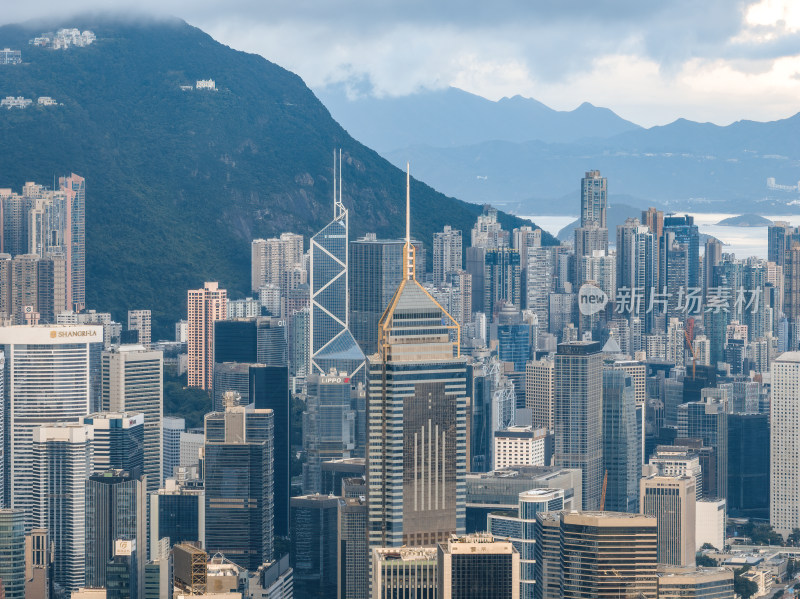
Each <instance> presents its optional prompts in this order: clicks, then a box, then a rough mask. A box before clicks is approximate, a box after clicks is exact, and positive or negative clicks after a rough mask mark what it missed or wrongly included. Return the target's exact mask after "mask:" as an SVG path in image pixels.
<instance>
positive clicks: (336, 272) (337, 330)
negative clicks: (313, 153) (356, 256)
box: [309, 151, 365, 380]
mask: <svg viewBox="0 0 800 599" xmlns="http://www.w3.org/2000/svg"><path fill="white" fill-rule="evenodd" d="M341 160H342V157H341V151H340V152H339V181H338V184H339V187H338V196H337V188H336V183H337V181H336V160H335V155H334V172H333V180H334V188H333V220H332V221H331V222H330V223H328V225H327V226H326V227H325V228H324V229H322V231H320V232H319V233H317V234H316V235H314V237H312V238H311V261H310V265H309V268H310V276H309V286H310V293H311V322H310V327H309V328H310V339H309V345H310V348H309V350H310V355H309V368H310V373H316V374H327V373H328V372H329V371H330V369H331V368H335V369H336V370H338V371H340V372H346V373H348V374H349V375H350V377H351V378H353V379H358V380H363V379H364V377H365V368H364V353H363V352H362V351H361V348H360V347H359V346H358V343H356V340H355V339H354V338H353V335H352V334H351V333H350V306H349V303H350V294H349V279H348V273H347V267H348V264H347V262H348V247H347V246H348V241H349V234H350V226H349V218H348V213H347V209H346V208H345V207H344V204H343V203H342V182H341Z"/></svg>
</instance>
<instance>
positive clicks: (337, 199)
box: [333, 148, 345, 220]
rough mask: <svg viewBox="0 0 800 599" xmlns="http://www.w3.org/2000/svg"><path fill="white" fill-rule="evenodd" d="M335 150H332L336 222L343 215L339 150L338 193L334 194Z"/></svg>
mask: <svg viewBox="0 0 800 599" xmlns="http://www.w3.org/2000/svg"><path fill="white" fill-rule="evenodd" d="M336 189H337V187H336V150H335V149H334V150H333V219H334V220H337V219H339V218H341V217H342V215H343V214H344V213H345V209H344V204H343V203H342V149H341V148H339V187H338V189H339V193H338V194H337V193H336Z"/></svg>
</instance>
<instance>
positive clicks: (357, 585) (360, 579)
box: [337, 479, 369, 599]
mask: <svg viewBox="0 0 800 599" xmlns="http://www.w3.org/2000/svg"><path fill="white" fill-rule="evenodd" d="M362 480H363V479H362ZM367 519H368V518H367V502H366V499H365V498H364V496H363V495H361V496H359V497H345V498H344V500H343V501H342V503H341V504H340V505H339V558H338V568H337V569H338V571H339V589H338V594H337V598H338V599H367V597H368V596H369V550H368V548H367Z"/></svg>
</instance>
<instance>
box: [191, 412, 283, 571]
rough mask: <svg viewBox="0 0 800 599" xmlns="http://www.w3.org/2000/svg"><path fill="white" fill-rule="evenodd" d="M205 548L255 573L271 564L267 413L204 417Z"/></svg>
mask: <svg viewBox="0 0 800 599" xmlns="http://www.w3.org/2000/svg"><path fill="white" fill-rule="evenodd" d="M205 435H206V443H205V460H204V462H203V467H204V474H205V492H206V508H205V514H206V544H205V546H206V548H207V549H208V551H209V552H210V553H217V552H219V553H222V554H223V555H225V557H227V558H228V559H230V560H231V561H233V562H234V563H236V564H238V565H240V566H242V567H243V568H246V569H248V570H255V569H257V568H258V567H259V566H260V565H261V564H263V563H265V562H268V561H270V560H271V559H272V548H273V505H274V504H273V476H274V475H273V465H272V464H273V453H272V451H273V439H274V437H275V422H274V416H273V412H272V410H263V409H258V408H250V407H247V408H245V407H243V406H229V407H228V408H227V409H226V410H225V412H212V413H211V414H206V417H205Z"/></svg>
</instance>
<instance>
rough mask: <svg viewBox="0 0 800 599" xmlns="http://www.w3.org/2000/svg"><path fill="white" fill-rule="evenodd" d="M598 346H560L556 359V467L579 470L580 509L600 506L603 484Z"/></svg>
mask: <svg viewBox="0 0 800 599" xmlns="http://www.w3.org/2000/svg"><path fill="white" fill-rule="evenodd" d="M600 349H601V348H600V343H598V342H596V341H575V342H572V343H561V344H559V346H558V351H557V352H556V357H555V372H554V389H555V397H554V401H553V407H554V411H555V414H554V421H555V441H556V443H555V456H554V460H555V465H556V466H561V467H563V468H580V469H581V471H582V473H583V509H585V510H593V509H598V508H599V507H600V491H601V486H602V482H603V472H602V468H603V441H602V439H603V408H602V406H603V373H602V354H601V353H600Z"/></svg>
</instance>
